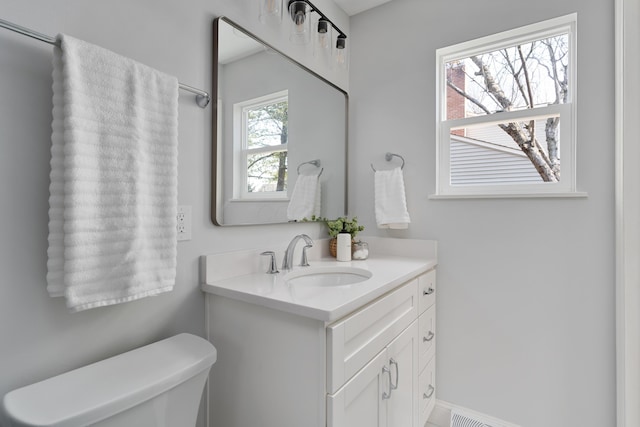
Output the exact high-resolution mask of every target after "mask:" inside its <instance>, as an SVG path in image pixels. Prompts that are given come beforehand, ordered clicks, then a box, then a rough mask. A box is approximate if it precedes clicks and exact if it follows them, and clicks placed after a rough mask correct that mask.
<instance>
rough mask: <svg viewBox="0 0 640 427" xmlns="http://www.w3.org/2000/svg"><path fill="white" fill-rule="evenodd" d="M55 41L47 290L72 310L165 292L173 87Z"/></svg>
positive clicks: (171, 235) (174, 128)
mask: <svg viewBox="0 0 640 427" xmlns="http://www.w3.org/2000/svg"><path fill="white" fill-rule="evenodd" d="M58 40H59V41H60V42H61V48H58V47H55V48H54V59H53V64H54V70H53V123H52V136H51V141H52V146H51V175H50V177H51V184H50V188H49V192H50V197H49V249H48V262H47V270H48V273H47V290H48V291H49V294H50V295H51V296H65V297H66V301H67V306H68V307H69V308H70V309H71V311H80V310H86V309H89V308H94V307H100V306H105V305H110V304H117V303H121V302H125V301H132V300H135V299H139V298H142V297H145V296H150V295H156V294H159V293H162V292H167V291H170V290H171V289H172V288H173V285H174V283H175V275H176V253H177V247H176V240H177V239H176V237H177V236H176V233H177V232H176V213H177V181H178V178H177V176H178V168H177V166H178V160H177V156H178V81H177V79H176V78H175V77H171V76H168V75H165V74H162V73H160V72H158V71H156V70H153V69H151V68H149V67H147V66H145V65H142V64H140V63H137V62H135V61H132V60H130V59H127V58H123V57H121V56H119V55H117V54H115V53H113V52H110V51H108V50H105V49H102V48H100V47H97V46H93V45H90V44H88V43H86V42H83V41H81V40H77V39H74V38H72V37H69V36H67V35H59V36H58Z"/></svg>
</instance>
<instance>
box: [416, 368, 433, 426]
mask: <svg viewBox="0 0 640 427" xmlns="http://www.w3.org/2000/svg"><path fill="white" fill-rule="evenodd" d="M418 393H419V396H418V399H419V401H420V404H419V408H420V424H419V425H421V426H423V425H424V424H425V423H426V422H427V421H428V420H429V416H430V415H431V412H432V411H433V408H434V407H435V406H436V358H435V357H434V358H432V359H431V360H430V361H429V363H427V366H426V367H425V368H424V370H423V371H422V373H421V374H420V382H419V388H418Z"/></svg>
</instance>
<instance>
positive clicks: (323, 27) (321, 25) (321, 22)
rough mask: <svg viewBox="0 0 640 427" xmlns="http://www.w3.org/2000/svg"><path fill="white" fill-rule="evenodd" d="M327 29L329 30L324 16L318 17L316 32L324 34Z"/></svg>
mask: <svg viewBox="0 0 640 427" xmlns="http://www.w3.org/2000/svg"><path fill="white" fill-rule="evenodd" d="M327 31H329V21H327V20H326V19H324V18H320V19H319V20H318V32H319V33H321V34H325V33H326V32H327Z"/></svg>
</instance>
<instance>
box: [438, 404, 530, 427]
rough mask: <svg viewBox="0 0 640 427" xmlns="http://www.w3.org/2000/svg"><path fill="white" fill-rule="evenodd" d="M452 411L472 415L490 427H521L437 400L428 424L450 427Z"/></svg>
mask: <svg viewBox="0 0 640 427" xmlns="http://www.w3.org/2000/svg"><path fill="white" fill-rule="evenodd" d="M453 409H456V410H459V411H463V412H465V413H468V414H469V415H472V416H474V417H476V418H478V419H480V420H482V421H483V422H485V423H487V424H489V425H491V426H495V427H521V426H519V425H518V424H513V423H510V422H508V421H504V420H501V419H499V418H495V417H492V416H490V415H486V414H483V413H481V412H477V411H474V410H472V409H468V408H464V407H462V406H458V405H454V404H453V403H449V402H445V401H444V400H439V399H436V406H435V407H434V408H433V412H432V413H431V416H430V417H429V423H430V424H433V425H435V426H437V427H450V425H451V423H450V421H451V411H452V410H453Z"/></svg>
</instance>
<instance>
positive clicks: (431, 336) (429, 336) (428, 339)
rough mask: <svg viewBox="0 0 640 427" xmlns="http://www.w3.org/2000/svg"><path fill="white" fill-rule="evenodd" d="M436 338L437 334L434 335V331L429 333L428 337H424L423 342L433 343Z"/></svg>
mask: <svg viewBox="0 0 640 427" xmlns="http://www.w3.org/2000/svg"><path fill="white" fill-rule="evenodd" d="M435 336H436V334H434V333H433V331H429V333H428V334H427V336H426V337H422V342H427V341H431V340H432V339H433V337H435Z"/></svg>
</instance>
